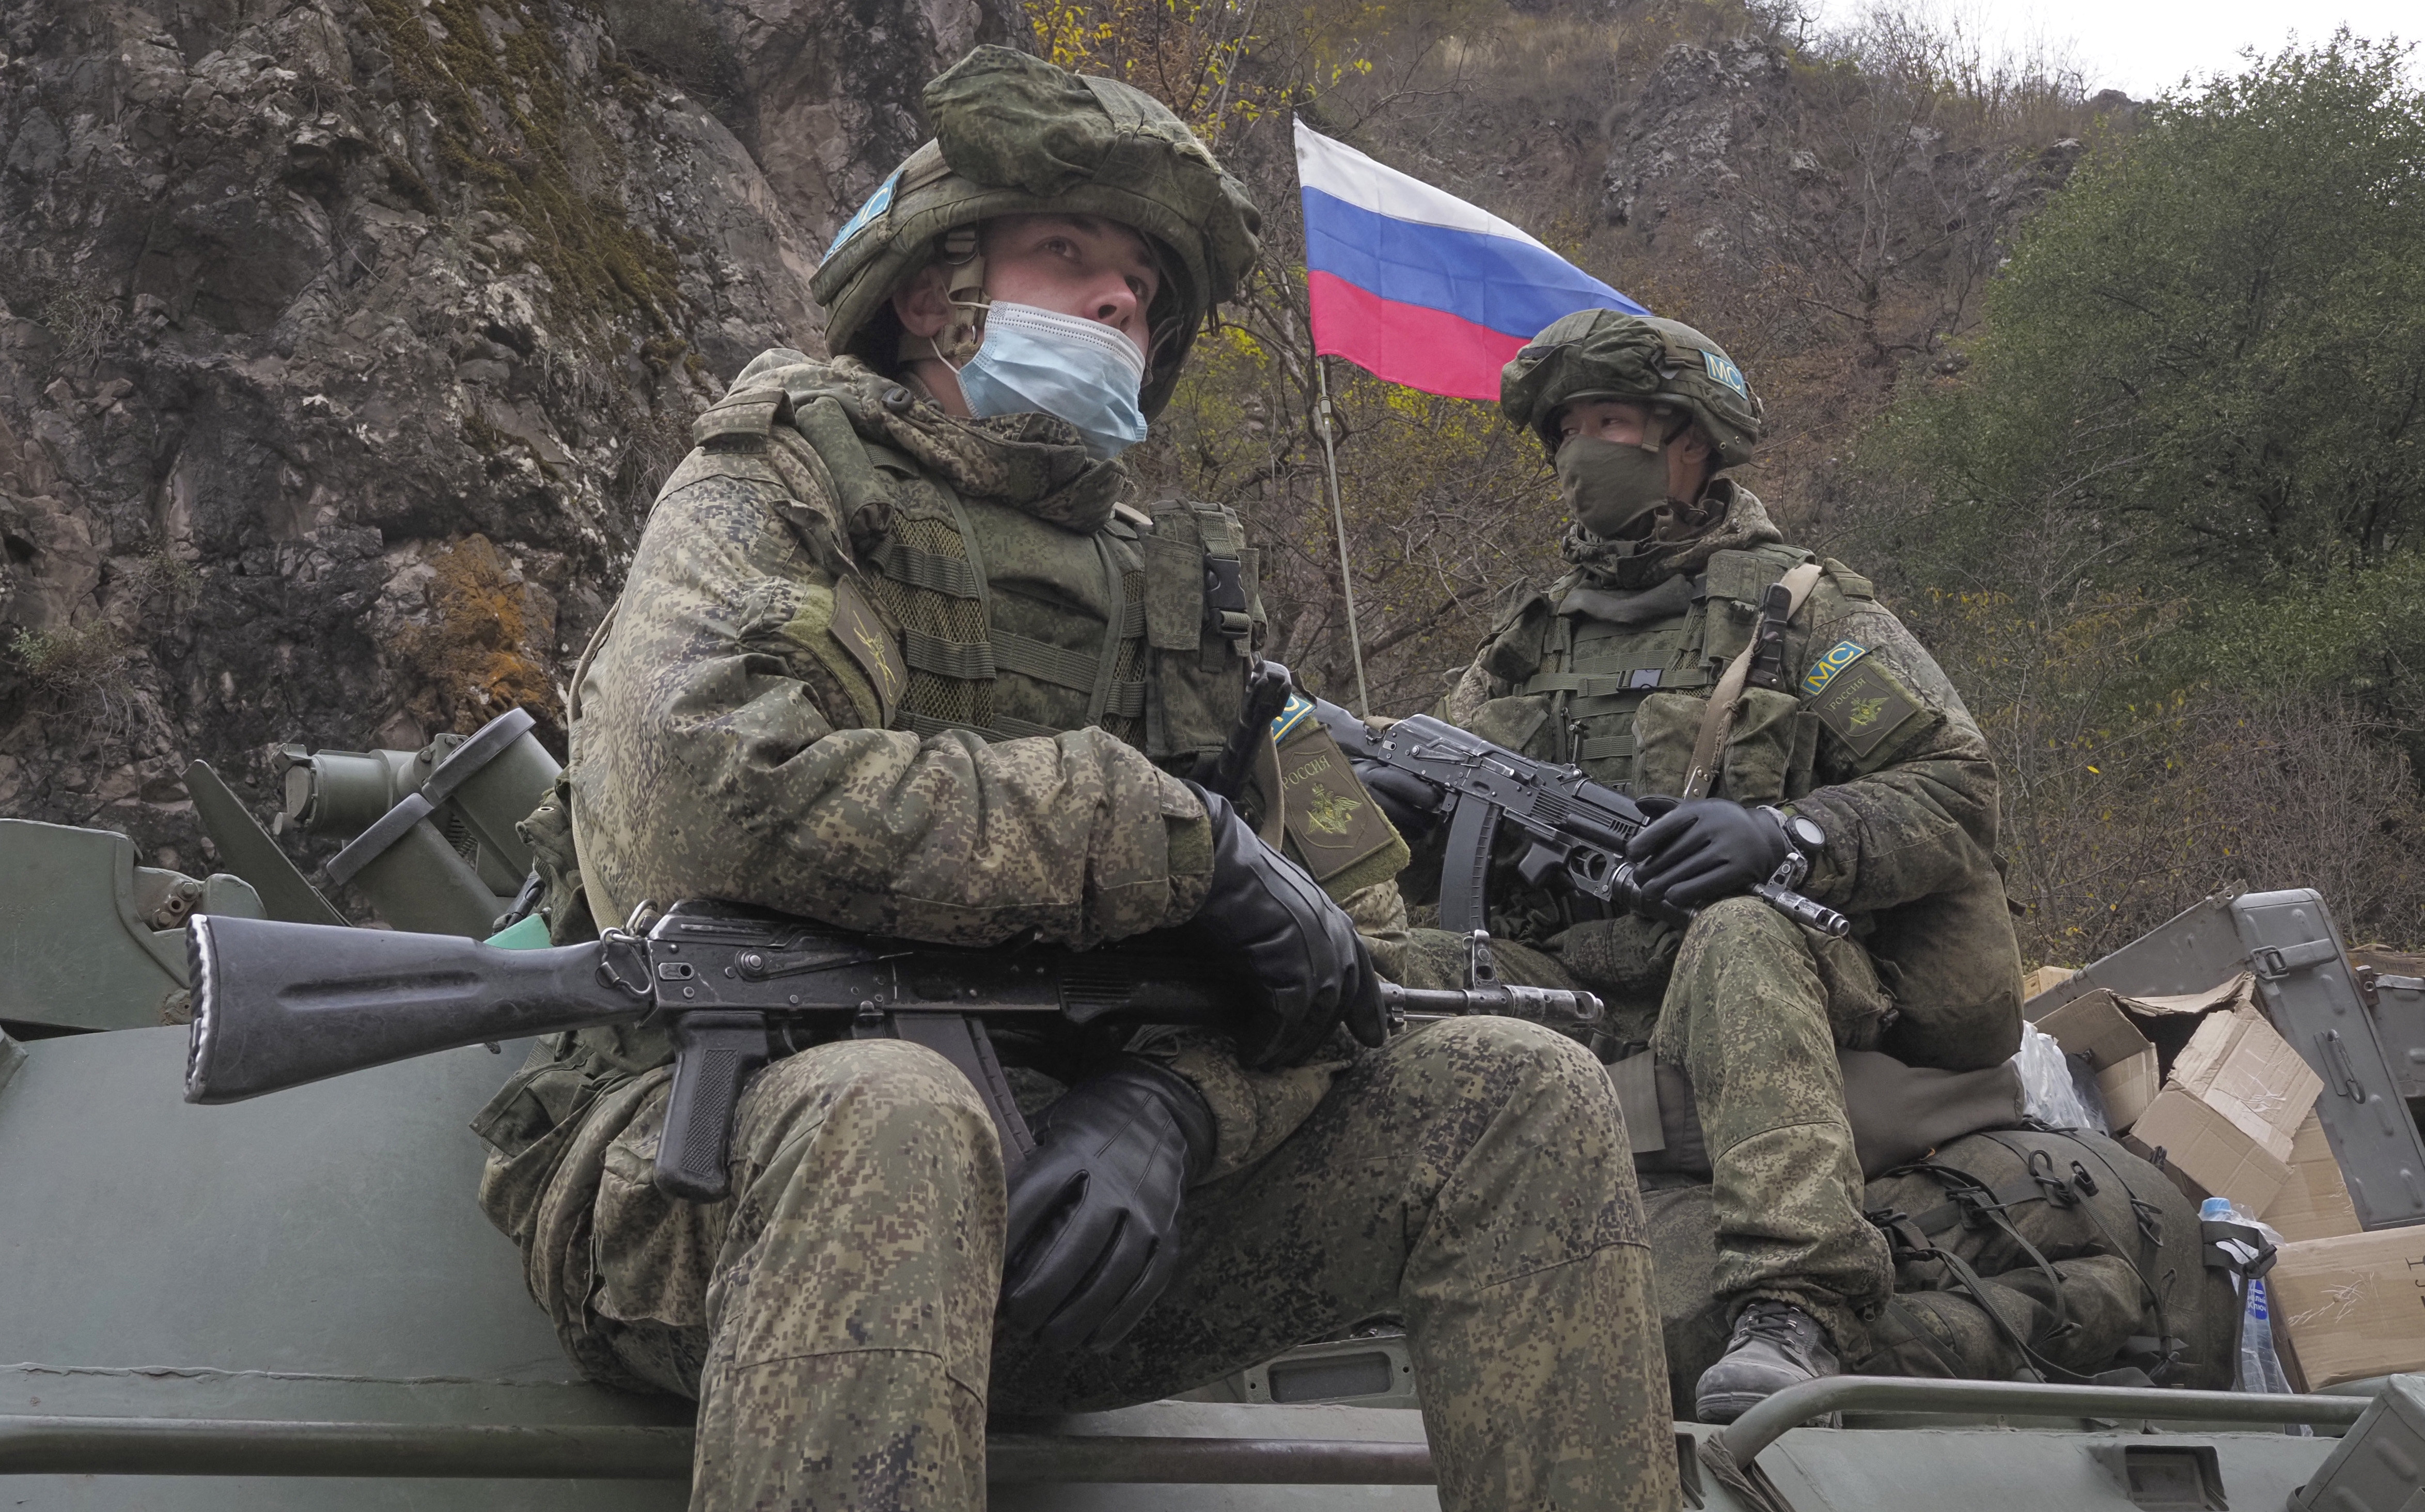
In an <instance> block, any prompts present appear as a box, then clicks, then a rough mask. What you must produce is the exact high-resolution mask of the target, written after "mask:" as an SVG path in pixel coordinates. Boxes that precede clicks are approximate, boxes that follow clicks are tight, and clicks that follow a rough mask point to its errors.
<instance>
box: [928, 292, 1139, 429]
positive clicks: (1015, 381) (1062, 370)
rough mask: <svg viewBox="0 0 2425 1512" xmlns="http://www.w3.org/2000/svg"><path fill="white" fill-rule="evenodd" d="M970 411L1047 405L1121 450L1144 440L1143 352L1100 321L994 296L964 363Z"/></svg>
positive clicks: (963, 387) (1010, 412)
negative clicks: (1140, 395)
mask: <svg viewBox="0 0 2425 1512" xmlns="http://www.w3.org/2000/svg"><path fill="white" fill-rule="evenodd" d="M959 378H960V397H962V398H963V399H966V400H967V401H968V405H969V413H970V414H972V415H976V416H979V417H983V416H988V415H1015V414H1021V413H1024V412H1026V411H1029V410H1041V411H1043V412H1044V413H1045V414H1048V415H1055V416H1058V417H1060V418H1061V419H1063V420H1066V421H1068V422H1069V423H1070V424H1072V425H1075V426H1076V427H1078V431H1079V433H1080V434H1081V435H1083V436H1084V438H1085V439H1086V450H1087V451H1088V452H1089V453H1091V454H1094V455H1096V456H1099V457H1106V458H1108V457H1116V456H1117V455H1119V454H1121V453H1122V452H1125V451H1127V450H1128V449H1129V448H1130V447H1132V446H1134V445H1135V444H1136V443H1137V442H1139V441H1142V440H1144V439H1145V411H1144V410H1142V409H1140V408H1138V407H1137V395H1138V392H1139V391H1140V390H1142V388H1143V387H1144V384H1145V354H1143V353H1142V352H1139V351H1138V350H1137V349H1136V343H1135V342H1132V341H1130V340H1129V339H1128V338H1127V337H1125V336H1123V335H1121V334H1120V333H1119V332H1118V331H1116V330H1114V329H1113V328H1112V327H1111V326H1106V325H1104V324H1103V323H1102V322H1101V321H1099V320H1087V319H1084V317H1082V316H1078V315H1064V314H1060V313H1058V312H1056V311H1054V310H1038V309H1037V308H1036V307H1035V306H1034V305H1014V304H1010V303H1007V302H1005V301H1003V300H996V301H994V303H993V304H992V305H990V306H988V308H987V310H986V327H985V340H984V342H981V343H979V345H978V347H977V355H976V356H974V357H972V358H969V361H968V365H967V366H966V367H963V368H961V369H960V370H959Z"/></svg>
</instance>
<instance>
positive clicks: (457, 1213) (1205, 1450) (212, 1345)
mask: <svg viewBox="0 0 2425 1512" xmlns="http://www.w3.org/2000/svg"><path fill="white" fill-rule="evenodd" d="M276 766H277V768H278V776H279V780H280V782H281V784H282V788H283V791H282V795H281V797H282V804H281V813H280V814H279V815H278V817H277V820H276V823H275V826H274V828H275V829H276V830H277V831H278V834H277V835H273V834H272V833H271V832H270V831H269V830H265V828H264V827H263V826H262V825H261V824H260V823H259V822H258V821H257V820H256V819H255V818H254V816H253V814H252V812H251V811H250V809H249V806H248V805H247V804H245V803H244V802H243V801H242V800H241V799H239V798H238V796H237V795H236V794H235V793H234V792H233V791H232V790H231V789H230V788H229V787H228V786H227V785H226V784H225V783H223V782H221V781H220V779H219V778H218V777H217V774H216V773H215V772H212V770H211V769H210V768H209V767H208V766H206V765H203V764H201V763H196V764H195V765H194V766H193V767H192V768H191V769H190V770H189V772H188V778H187V780H188V786H189V789H190V792H191V795H192V799H193V802H194V804H195V808H196V810H197V812H198V814H199V815H200V817H201V820H202V821H203V823H204V824H205V825H206V827H207V828H208V830H209V833H210V835H211V836H212V839H213V842H214V844H215V845H216V847H217V853H218V856H219V857H220V859H221V862H222V864H223V865H225V866H226V867H228V870H227V871H225V872H221V873H216V874H213V875H210V876H206V877H202V878H199V879H197V878H191V877H186V876H182V875H179V874H176V873H173V872H169V871H165V870H160V869H157V868H153V867H144V866H141V865H139V864H138V858H137V854H136V851H135V848H134V846H133V844H132V842H131V841H129V840H128V839H126V838H125V837H124V836H119V835H115V834H111V833H108V832H105V831H98V830H86V829H72V828H64V827H60V826H55V825H47V824H40V823H33V822H29V821H24V820H0V957H5V961H6V967H5V970H0V1030H5V1033H0V1215H5V1221H0V1504H5V1505H8V1506H10V1507H22V1508H30V1509H40V1512H50V1509H71V1508H72V1509H78V1512H83V1509H93V1512H99V1509H104V1508H137V1507H140V1508H146V1509H169V1512H203V1509H211V1508H229V1509H234V1508H244V1509H247V1512H259V1509H273V1508H296V1509H301V1508H313V1509H318V1508H340V1507H342V1508H397V1509H404V1508H432V1509H435V1508H446V1509H458V1512H459V1509H481V1508H498V1509H504V1508H515V1509H544V1508H558V1507H561V1508H568V1509H570V1508H575V1507H578V1508H601V1509H602V1508H632V1509H640V1508H668V1509H670V1508H678V1507H681V1506H683V1504H684V1502H685V1497H686V1490H687V1477H688V1472H689V1464H690V1422H689V1419H690V1407H689V1404H687V1403H684V1402H681V1401H678V1400H673V1399H670V1398H665V1397H645V1396H634V1395H628V1394H624V1393H617V1392H614V1391H610V1390H607V1389H604V1388H601V1387H598V1386H594V1385H590V1384H588V1383H586V1382H585V1381H583V1380H581V1379H580V1378H578V1377H576V1376H575V1375H574V1373H573V1372H572V1370H571V1369H570V1366H569V1364H568V1363H567V1361H566V1360H565V1357H564V1355H563V1353H562V1351H561V1350H560V1349H559V1348H558V1347H557V1344H556V1341H555V1339H554V1336H553V1334H552V1332H551V1330H550V1329H549V1327H548V1325H547V1324H546V1322H545V1319H544V1317H543V1315H542V1313H540V1311H539V1310H538V1308H537V1307H536V1306H534V1305H533V1304H532V1303H531V1301H530V1299H529V1297H528V1296H527V1295H526V1294H525V1292H524V1289H523V1286H522V1277H521V1275H520V1268H519V1260H518V1256H517V1255H516V1253H515V1250H514V1249H513V1247H512V1245H511V1244H510V1243H508V1242H507V1241H506V1239H505V1238H504V1237H502V1236H501V1235H499V1234H498V1233H495V1232H494V1231H493V1230H491V1229H490V1227H489V1225H488V1223H487V1222H486V1221H485V1220H484V1219H483V1218H481V1216H480V1214H479V1213H478V1211H477V1209H476V1208H475V1206H474V1202H473V1193H474V1188H475V1186H476V1184H477V1179H478V1174H479V1169H480V1159H481V1148H480V1146H479V1143H478V1141H477V1140H476V1139H475V1138H474V1137H473V1136H472V1135H471V1134H470V1132H469V1131H468V1129H467V1127H466V1124H467V1122H468V1121H469V1120H470V1119H471V1118H472V1116H473V1113H474V1110H475V1109H476V1108H478V1107H479V1106H480V1105H481V1104H482V1103H483V1102H485V1101H486V1100H487V1099H488V1097H489V1096H490V1093H491V1092H492V1091H494V1090H495V1089H496V1088H497V1087H498V1085H499V1084H500V1083H501V1082H502V1081H503V1080H504V1078H505V1077H506V1074H507V1073H508V1071H509V1070H510V1069H511V1068H512V1067H513V1066H514V1065H515V1064H517V1063H518V1062H519V1059H520V1051H521V1049H522V1046H520V1045H516V1044H511V1043H507V1044H500V1045H491V1046H486V1047H481V1046H473V1047H470V1048H466V1049H460V1050H455V1051H449V1052H446V1053H442V1054H439V1055H433V1056H427V1057H424V1058H416V1059H410V1060H406V1061H402V1062H399V1063H396V1064H393V1065H388V1066H384V1067H380V1068H378V1069H376V1070H372V1071H366V1072H361V1073H359V1074H352V1075H347V1076H343V1077H339V1078H336V1079H333V1080H329V1081H323V1082H319V1083H316V1084H314V1085H312V1086H308V1087H303V1088H299V1089H297V1090H291V1091H285V1092H281V1093H279V1094H277V1095H274V1096H269V1097H263V1098H259V1099H257V1100H253V1101H249V1102H245V1103H241V1104H238V1105H235V1106H216V1107H205V1106H189V1105H187V1104H186V1103H185V1101H184V1100H183V1098H182V1095H181V1090H182V1086H183V1080H184V1074H185V1067H186V1060H187V1050H188V1046H187V1034H188V1031H187V1028H186V1027H185V1021H186V1020H187V1019H188V1017H189V1016H190V1013H191V1000H190V997H189V988H190V986H191V984H190V983H189V982H188V981H187V979H186V970H187V967H186V951H185V931H186V928H187V920H188V919H190V918H191V917H192V916H193V915H195V914H198V913H200V914H206V915H233V916H239V917H267V918H278V919H287V920H294V921H298V922H309V923H343V922H345V919H344V916H343V915H342V914H340V913H339V911H338V910H337V909H335V908H334V907H333V906H332V905H331V904H330V902H329V900H328V898H327V897H326V895H324V893H323V892H322V891H320V890H319V889H318V888H316V887H315V886H314V885H313V883H312V882H311V881H310V880H309V879H308V878H307V877H306V876H305V875H304V873H303V872H302V871H301V870H300V869H299V868H298V867H297V865H296V864H295V863H294V862H293V861H292V860H291V859H289V856H288V853H287V850H288V848H287V846H286V845H284V844H282V843H281V838H280V837H279V836H281V835H284V834H286V833H287V832H289V831H297V832H301V833H305V834H310V835H313V836H322V837H325V839H327V840H335V841H342V842H344V846H343V849H342V850H340V851H338V852H337V853H336V854H335V856H334V857H333V858H332V859H330V860H329V862H328V863H327V864H326V866H325V867H324V868H323V875H324V876H325V877H327V878H328V879H329V880H330V881H332V882H336V883H348V884H350V885H351V886H352V887H353V888H354V889H355V890H356V891H357V892H358V893H359V894H360V896H361V897H362V898H363V899H368V901H369V902H370V903H371V905H372V906H373V907H375V908H376V909H377V913H378V915H380V918H381V920H382V921H383V922H384V923H386V924H387V925H389V926H391V927H393V928H399V929H408V930H416V931H427V932H438V933H451V934H457V935H463V936H469V937H472V938H475V939H483V938H489V937H490V936H492V935H495V934H497V933H498V932H499V931H501V930H504V931H507V937H506V938H505V939H502V940H500V941H498V942H497V943H499V944H500V945H510V944H513V943H516V942H515V941H514V940H513V938H511V931H512V930H514V929H517V928H519V929H522V931H524V933H528V932H529V928H528V925H527V923H525V924H520V925H518V924H517V923H516V920H517V919H518V918H522V917H523V916H524V915H526V914H527V910H528V908H529V907H530V904H531V901H532V899H531V896H530V894H529V892H528V891H527V890H525V888H524V884H523V879H524V877H525V874H526V873H527V871H528V867H529V861H530V857H529V855H528V852H527V850H526V848H525V847H524V846H523V844H522V841H521V840H520V839H519V838H518V837H517V836H515V834H514V827H513V826H514V821H515V820H517V819H519V818H521V817H522V816H523V815H525V814H527V813H528V812H529V811H530V810H531V808H532V807H533V805H534V804H535V803H536V802H537V800H538V797H539V795H540V794H541V793H542V792H543V791H544V790H545V789H546V788H547V787H548V786H549V785H550V784H551V783H552V782H553V781H554V777H555V775H556V769H555V763H554V761H553V760H552V759H551V758H550V757H549V756H548V755H547V753H546V752H545V751H544V750H543V749H541V747H540V746H539V744H538V741H537V740H535V739H534V738H533V736H532V733H531V721H530V720H529V718H528V716H527V715H523V714H521V713H519V712H517V713H511V714H507V715H506V716H504V717H503V718H501V719H500V720H498V721H496V722H494V723H492V724H490V725H489V726H487V727H486V728H484V729H482V730H480V731H478V732H477V733H475V734H474V735H472V736H470V737H468V738H457V737H452V736H448V737H442V739H441V740H438V741H437V742H435V743H433V744H432V745H431V746H429V747H428V748H426V749H425V750H422V751H419V752H394V751H374V752H339V751H318V752H310V751H306V750H304V749H302V748H299V747H293V748H288V749H287V750H285V751H283V752H281V754H280V756H279V757H278V759H277V762H276ZM1414 1393H1415V1388H1414V1382H1413V1373H1412V1367H1411V1365H1410V1363H1409V1361H1408V1356H1407V1352H1406V1350H1405V1346H1404V1345H1403V1342H1402V1341H1401V1340H1400V1339H1399V1338H1398V1337H1397V1336H1396V1335H1395V1334H1394V1333H1392V1332H1391V1331H1390V1330H1389V1329H1388V1328H1387V1327H1386V1326H1376V1327H1375V1328H1373V1329H1369V1330H1367V1331H1365V1332H1363V1333H1360V1334H1358V1335H1357V1336H1354V1337H1349V1338H1344V1339H1338V1340H1331V1341H1326V1342H1323V1343H1318V1344H1313V1345H1307V1346H1305V1347H1303V1348H1300V1349H1297V1350H1295V1351H1293V1352H1292V1353H1290V1354H1288V1355H1285V1356H1282V1357H1281V1358H1279V1359H1277V1360H1274V1361H1269V1362H1267V1363H1265V1364H1263V1365H1261V1366H1258V1367H1256V1368H1254V1369H1251V1370H1247V1371H1245V1372H1242V1373H1241V1374H1239V1375H1237V1376H1234V1377H1229V1378H1228V1379H1225V1380H1220V1381H1215V1382H1212V1383H1209V1384H1208V1385H1206V1386H1204V1387H1202V1388H1200V1389H1198V1390H1196V1391H1195V1392H1192V1393H1188V1394H1187V1396H1186V1397H1185V1398H1183V1399H1180V1400H1173V1401H1164V1402H1156V1403H1150V1404H1148V1405H1145V1406H1141V1407H1136V1408H1132V1409H1125V1410H1122V1411H1116V1412H1105V1413H1100V1414H1091V1415H1084V1416H1073V1417H1068V1418H1062V1419H1056V1420H1052V1421H1049V1422H1007V1421H998V1422H996V1423H995V1424H993V1432H992V1435H991V1437H990V1439H989V1446H988V1467H989V1472H990V1479H991V1481H992V1482H993V1488H992V1492H991V1499H992V1504H994V1505H995V1506H997V1507H1004V1508H1029V1507H1036V1508H1043V1507H1053V1508H1069V1509H1086V1508H1106V1509H1109V1508H1121V1509H1142V1508H1147V1507H1153V1508H1206V1509H1210V1508H1234V1509H1241V1512H1244V1509H1261V1508H1274V1509H1277V1508H1282V1507H1313V1506H1331V1505H1337V1506H1356V1507H1376V1508H1378V1507H1404V1508H1419V1507H1433V1506H1436V1505H1437V1501H1436V1499H1435V1497H1434V1494H1433V1492H1432V1489H1431V1487H1430V1482H1431V1479H1432V1475H1431V1465H1430V1457H1429V1452H1428V1450H1427V1448H1426V1446H1425V1443H1424V1438H1423V1430H1422V1426H1421V1419H1420V1416H1419V1412H1418V1410H1417V1408H1416V1402H1415V1394H1414ZM1822 1423H1823V1424H1829V1425H1827V1426H1818V1425H1813V1424H1822ZM2290 1424H2312V1425H2313V1427H2314V1429H2315V1434H2316V1436H2315V1437H2306V1436H2302V1435H2297V1434H2291V1433H2286V1432H2285V1431H2284V1429H2285V1427H2286V1426H2287V1425H2290ZM2353 1424H2354V1425H2355V1431H2354V1432H2352V1431H2351V1430H2352V1428H2353ZM2420 1425H2425V1380H2420V1379H2419V1378H2417V1377H2389V1378H2388V1379H2386V1380H2374V1381H2365V1382H2357V1383H2353V1384H2352V1385H2350V1386H2348V1387H2344V1388H2341V1389H2339V1390H2338V1391H2337V1392H2336V1393H2329V1394H2321V1395H2288V1396H2286V1395H2270V1396H2269V1395H2240V1394H2235V1393H2189V1392H2166V1391H2158V1390H2152V1389H2149V1390H2125V1389H2112V1388H2100V1387H2078V1386H2059V1385H2045V1384H2035V1383H2023V1382H1985V1381H1951V1380H1915V1379H1889V1378H1863V1377H1842V1378H1838V1379H1834V1380H1828V1381H1823V1382H1819V1383H1815V1384H1813V1385H1811V1386H1809V1387H1806V1388H1802V1389H1798V1390H1796V1391H1793V1392H1790V1393H1785V1394H1783V1395H1780V1396H1778V1397H1776V1398H1774V1399H1772V1400H1771V1401H1770V1402H1768V1403H1766V1404H1764V1405H1763V1406H1761V1407H1759V1409H1755V1410H1754V1411H1752V1412H1751V1413H1749V1414H1747V1415H1745V1416H1744V1417H1743V1418H1742V1419H1741V1420H1740V1421H1739V1422H1737V1423H1735V1424H1731V1425H1729V1426H1726V1427H1725V1428H1718V1427H1713V1426H1708V1425H1703V1424H1689V1423H1687V1424H1678V1430H1677V1437H1676V1444H1677V1456H1678V1465H1679V1468H1680V1470H1681V1472H1682V1477H1683V1483H1684V1487H1685V1501H1686V1504H1687V1505H1689V1506H1692V1507H1695V1508H1723V1509H1727V1512H1780V1509H1795V1512H1819V1509H1823V1508H1828V1509H1836V1508H1855V1507H1857V1508H1860V1509H1863V1512H1902V1509H1906V1508H1908V1509H1914V1512H1917V1509H1920V1508H1940V1507H1948V1506H1961V1507H1970V1508H1977V1509H1980V1512H1987V1509H1997V1512H2005V1509H2010V1512H2039V1509H2043V1512H2058V1509H2060V1512H2087V1509H2107V1508H2111V1509H2115V1512H2120V1509H2125V1508H2131V1507H2139V1508H2150V1509H2153V1508H2181V1509H2187V1508H2215V1509H2224V1508H2236V1509H2240V1512H2275V1509H2279V1508H2285V1507H2288V1506H2290V1505H2292V1504H2293V1499H2294V1497H2298V1498H2299V1500H2298V1503H2297V1504H2299V1505H2301V1506H2305V1505H2308V1504H2316V1505H2319V1506H2329V1507H2331V1508H2333V1509H2335V1512H2376V1509H2379V1512H2393V1509H2394V1508H2405V1509H2406V1512H2415V1509H2416V1508H2417V1506H2418V1505H2419V1503H2418V1502H2417V1501H2416V1500H2414V1499H2413V1498H2414V1497H2415V1496H2417V1495H2419V1494H2425V1493H2420V1492H2418V1490H2417V1475H2418V1472H2417V1468H2416V1467H2417V1466H2418V1465H2420V1464H2425V1449H2420V1439H2419V1434H2420ZM2344 1436H2346V1437H2344ZM2403 1456H2404V1457H2403ZM2402 1465H2404V1466H2406V1467H2408V1468H2407V1470H2405V1471H2404V1472H2403V1471H2402V1470H2401V1469H2400V1468H2399V1467H2401V1466H2402ZM2403 1476H2405V1479H2404V1480H2403V1479H2402V1477H2403ZM2301 1488H2307V1492H2306V1494H2305V1495H2301Z"/></svg>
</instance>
